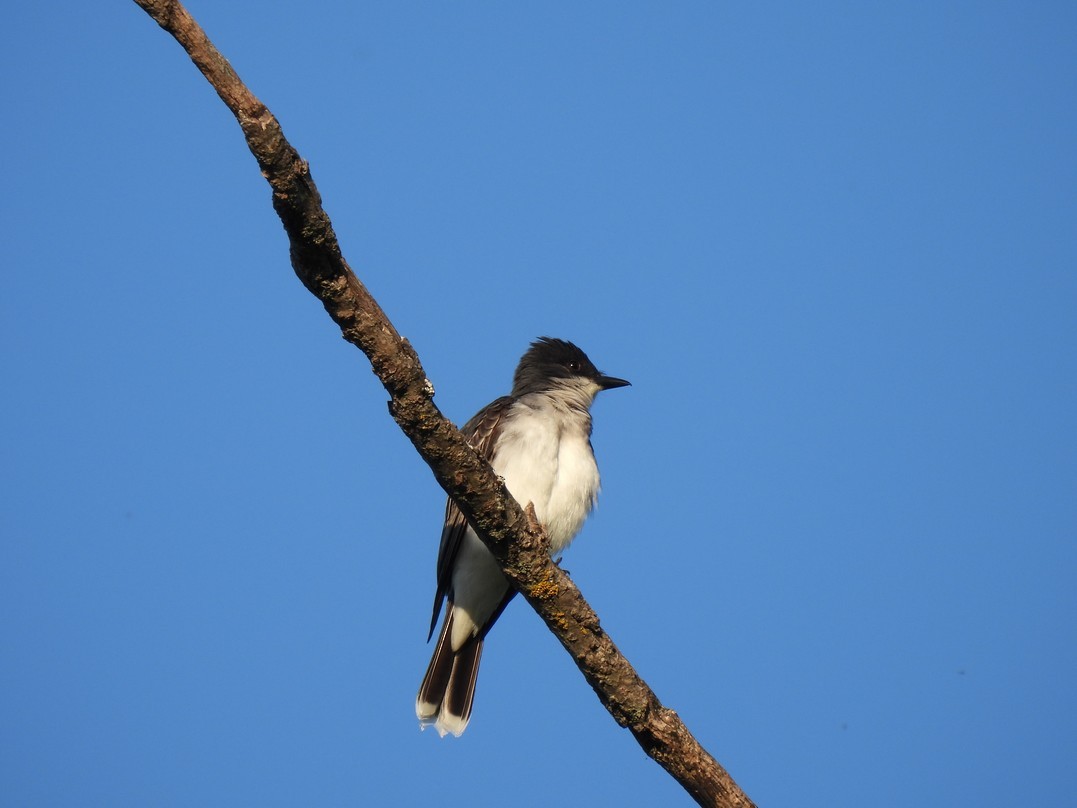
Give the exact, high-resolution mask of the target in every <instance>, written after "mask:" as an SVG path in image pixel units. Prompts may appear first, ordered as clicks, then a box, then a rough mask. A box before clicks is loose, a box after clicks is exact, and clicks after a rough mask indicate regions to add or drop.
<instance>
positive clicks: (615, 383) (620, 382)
mask: <svg viewBox="0 0 1077 808" xmlns="http://www.w3.org/2000/svg"><path fill="white" fill-rule="evenodd" d="M631 385H632V382H626V381H625V380H624V379H618V378H615V377H613V376H599V377H598V386H599V387H601V388H602V389H603V390H612V389H613V388H614V387H630V386H631Z"/></svg>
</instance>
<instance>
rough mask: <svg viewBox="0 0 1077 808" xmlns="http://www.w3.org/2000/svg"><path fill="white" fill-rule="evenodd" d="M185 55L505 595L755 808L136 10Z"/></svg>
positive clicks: (279, 154)
mask: <svg viewBox="0 0 1077 808" xmlns="http://www.w3.org/2000/svg"><path fill="white" fill-rule="evenodd" d="M135 2H136V3H137V4H138V5H139V6H141V7H142V8H143V9H144V10H145V11H146V13H147V14H149V15H150V16H151V17H152V18H153V19H154V20H155V21H156V22H157V23H158V24H159V25H160V26H161V27H162V28H163V29H164V30H165V31H167V32H168V33H169V34H171V35H172V36H173V37H175V39H176V40H177V41H178V42H179V43H180V45H182V46H183V48H184V50H186V51H187V53H188V55H189V56H190V57H191V60H192V61H193V62H194V63H195V65H196V66H197V67H198V69H199V70H200V71H202V74H203V75H204V76H205V77H206V79H207V80H208V81H209V83H210V85H212V87H213V88H214V89H215V90H216V91H217V94H218V95H219V96H220V97H221V100H223V101H224V103H225V104H226V105H227V106H228V108H229V109H230V110H231V111H232V114H233V115H235V117H236V120H237V121H238V122H239V125H240V127H241V128H242V130H243V134H244V137H245V138H246V140H247V145H248V147H249V148H250V150H251V153H252V154H253V155H254V157H255V159H256V160H257V161H258V166H259V167H260V168H261V170H262V174H263V176H264V177H265V178H266V180H267V181H268V182H269V184H270V187H271V188H272V191H273V207H274V209H275V210H276V211H277V215H278V216H280V219H281V222H282V223H283V224H284V229H285V232H286V233H287V235H288V241H289V243H290V247H291V249H290V252H291V260H292V267H293V268H294V269H295V273H296V275H298V276H299V279H300V280H301V281H302V282H303V285H304V286H306V287H307V289H308V290H310V292H311V293H312V294H313V295H314V296H315V297H317V298H318V299H319V300H321V301H322V304H323V305H324V306H325V310H326V311H327V312H328V313H329V316H330V317H332V318H333V321H334V322H335V323H336V324H337V325H338V326H339V327H340V330H341V333H342V334H343V336H344V339H346V340H347V341H348V342H350V343H352V344H353V345H355V346H356V347H358V348H359V349H360V350H361V351H362V352H363V353H364V354H366V356H367V358H368V359H369V360H370V364H371V366H372V367H373V370H374V373H375V374H376V375H377V377H378V378H379V379H380V380H381V383H382V384H383V385H384V386H385V389H386V390H387V391H388V393H389V398H390V401H389V411H390V413H391V414H392V416H393V418H394V419H395V420H396V422H397V423H398V424H399V425H400V428H401V429H402V430H403V431H404V433H405V434H406V435H407V436H408V438H409V439H410V440H411V442H412V443H413V444H414V445H415V448H416V449H417V450H418V452H419V454H420V455H421V456H422V458H423V460H425V461H426V463H427V464H428V465H429V466H430V469H431V470H432V471H433V473H434V476H435V478H436V479H437V481H438V483H439V484H440V485H441V487H442V488H444V489H445V491H446V492H447V493H448V495H449V496H451V497H452V498H453V499H454V500H455V501H456V503H457V504H458V505H459V506H460V510H461V511H462V512H463V513H464V515H465V516H466V517H467V519H468V521H469V522H470V523H471V524H472V525H473V526H474V527H475V528H476V530H477V532H478V534H479V536H480V537H481V538H482V540H483V541H484V542H485V543H486V544H487V546H488V547H489V548H490V550H491V552H492V553H493V554H494V556H495V557H496V558H497V560H498V562H499V563H500V564H501V565H502V567H503V569H504V571H505V574H506V576H507V577H508V578H509V580H510V581H511V582H512V585H513V586H514V587H516V589H517V590H519V592H520V593H521V594H522V595H523V596H524V597H525V598H526V599H527V601H528V602H529V603H530V604H531V606H532V607H533V608H534V609H535V611H536V612H538V614H539V616H540V617H541V618H542V619H543V620H544V621H545V622H546V625H547V626H548V627H549V629H550V631H552V632H553V633H554V635H555V636H556V637H557V639H558V640H560V641H561V644H562V645H563V646H564V647H565V649H566V650H567V651H568V652H569V653H570V654H571V655H572V658H573V659H574V660H575V661H576V665H577V666H578V667H579V669H580V671H581V672H582V673H583V675H584V677H585V678H586V679H587V681H588V683H590V685H591V687H592V688H593V689H594V691H595V693H597V694H598V697H599V700H600V701H601V702H602V704H603V705H604V706H605V707H606V709H607V710H609V712H610V714H611V715H612V716H613V718H614V719H615V720H616V721H617V723H618V724H620V725H621V726H623V727H627V728H628V729H629V730H630V731H631V732H632V734H633V735H634V736H635V738H636V740H637V741H638V742H639V744H640V746H641V747H642V748H643V750H644V751H645V752H646V753H647V754H648V755H649V756H650V757H652V758H654V760H655V761H657V762H658V763H659V764H660V765H661V766H662V767H663V768H665V769H666V770H667V771H668V772H669V773H670V774H671V775H672V776H673V777H674V778H675V779H676V780H677V782H679V783H680V784H681V786H682V787H683V788H684V789H685V790H686V791H687V792H688V793H689V794H690V795H691V796H692V797H693V798H694V799H695V800H696V802H698V803H699V804H700V805H707V806H721V807H722V808H727V807H728V808H734V806H735V807H736V808H747V806H752V805H753V803H752V802H751V800H749V799H748V797H747V796H746V795H745V794H744V793H743V792H742V791H741V790H740V788H739V787H738V786H737V784H736V783H735V782H734V781H733V779H732V778H731V777H730V776H729V774H728V773H727V772H726V771H725V769H723V768H722V766H721V765H719V764H718V762H717V761H716V760H715V759H714V758H713V757H711V755H710V754H708V753H707V751H706V750H705V749H703V747H702V746H700V744H699V742H698V741H697V740H696V739H695V738H694V737H693V736H692V734H691V733H690V732H689V731H688V728H687V727H686V726H685V725H684V723H683V722H682V721H681V719H680V717H679V716H678V715H677V714H676V713H675V712H673V711H672V710H670V709H668V708H667V707H664V706H663V705H662V704H661V703H660V702H659V701H658V698H657V697H656V696H655V694H654V693H653V692H652V691H651V689H650V688H649V687H648V686H647V684H646V683H645V682H644V681H643V680H642V679H641V678H640V676H639V675H638V674H637V673H636V672H635V670H634V669H633V668H632V666H631V665H630V664H629V663H628V660H626V659H625V658H624V656H623V655H622V654H621V652H620V651H619V650H618V649H617V647H616V646H615V645H614V644H613V641H612V640H610V638H609V636H607V634H606V633H605V631H603V629H602V627H601V625H600V624H599V620H598V616H597V615H596V614H595V612H594V611H593V610H592V609H591V607H590V606H589V605H588V604H587V602H586V601H585V600H584V599H583V596H582V595H581V594H580V591H579V589H577V588H576V585H575V584H574V583H573V582H572V581H571V580H570V579H569V578H568V576H567V575H565V573H564V572H562V570H561V569H560V568H559V567H558V566H557V565H555V564H554V563H553V562H552V561H551V560H550V557H549V554H548V552H547V550H546V548H547V546H548V545H547V541H546V537H545V536H544V535H543V533H542V529H541V526H539V525H537V524H533V523H532V522H531V520H529V519H528V518H527V516H526V514H525V513H524V512H523V510H522V509H521V508H520V506H519V505H518V504H517V503H516V501H515V500H514V499H513V498H512V497H511V496H510V495H509V494H508V491H507V490H506V489H505V487H504V485H503V484H502V483H501V482H500V481H499V479H498V478H497V476H496V475H495V474H494V473H493V471H492V469H491V468H490V466H489V464H487V463H486V462H485V461H483V460H482V459H481V458H479V456H478V455H476V454H475V452H474V450H472V448H471V447H470V446H469V445H468V444H467V442H466V441H465V440H464V439H463V437H462V436H461V435H460V433H459V432H458V431H457V429H456V428H455V427H454V426H453V425H452V423H451V422H450V421H449V420H448V419H446V418H445V417H444V416H443V415H442V414H441V412H440V411H439V410H438V408H437V407H436V406H435V405H434V402H433V400H432V398H433V386H432V385H431V384H430V382H429V381H428V380H427V378H426V374H425V373H424V372H423V368H422V365H421V364H420V362H419V357H418V355H417V354H416V353H415V351H414V349H413V348H412V347H411V345H410V344H409V343H408V341H407V340H406V339H404V338H402V337H401V336H400V334H399V333H397V331H396V329H395V328H394V327H393V325H392V323H391V322H389V319H388V317H386V315H385V312H383V311H382V309H381V307H380V306H379V305H378V304H377V302H376V301H375V300H374V298H373V297H372V296H371V295H370V293H369V292H368V291H367V289H366V287H365V286H364V285H363V284H362V283H361V282H360V280H359V279H358V278H357V277H356V276H355V274H354V273H353V272H352V271H351V269H350V267H349V266H348V263H347V261H345V260H344V256H343V255H342V254H341V251H340V246H339V244H338V243H337V238H336V234H335V233H334V232H333V227H332V223H331V222H330V221H329V216H328V215H327V214H326V212H325V211H324V210H323V209H322V204H321V197H320V195H319V193H318V189H317V188H316V187H315V185H314V181H313V179H312V178H311V176H310V170H309V167H308V165H307V163H306V161H304V160H303V159H302V158H301V157H300V156H299V154H298V153H297V152H296V151H295V149H294V148H292V146H291V144H289V143H288V141H287V140H285V138H284V135H283V133H282V131H281V127H280V124H279V123H278V122H277V120H276V118H274V117H273V115H272V114H271V113H270V111H269V110H268V109H266V107H265V105H264V104H262V102H260V101H259V100H258V99H257V98H256V97H255V96H254V95H253V94H252V93H251V91H250V90H249V89H247V87H246V85H244V84H243V82H242V81H241V80H240V78H239V76H238V75H237V74H236V72H235V70H233V69H232V66H231V65H230V64H229V63H228V61H227V60H226V59H225V58H224V57H223V56H222V55H221V54H220V53H219V52H218V51H217V49H216V48H215V47H214V46H213V43H211V42H210V41H209V39H208V37H207V36H206V34H205V32H204V31H203V30H202V28H201V27H200V26H199V25H198V23H196V22H195V20H194V19H193V18H192V17H191V15H190V14H189V13H188V12H187V10H186V9H185V8H184V7H183V6H182V5H181V4H180V3H179V2H177V1H176V0H135Z"/></svg>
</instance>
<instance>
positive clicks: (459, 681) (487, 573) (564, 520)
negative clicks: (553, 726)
mask: <svg viewBox="0 0 1077 808" xmlns="http://www.w3.org/2000/svg"><path fill="white" fill-rule="evenodd" d="M627 384H628V382H626V381H625V380H624V379H615V378H614V377H612V376H604V375H602V374H601V373H599V371H598V369H597V368H596V367H595V366H594V364H592V362H591V360H590V359H588V358H587V354H585V353H584V352H583V351H581V350H580V349H579V348H577V347H576V346H575V345H573V344H572V343H571V342H565V341H564V340H559V339H551V338H550V337H542V338H541V339H539V340H537V341H535V342H533V343H532V344H531V347H530V348H528V350H527V353H525V354H524V355H523V358H522V359H520V364H519V365H518V366H517V367H516V375H515V376H514V377H513V383H512V393H511V394H510V395H507V396H502V397H501V398H499V399H497V400H496V401H494V402H492V403H490V404H488V405H487V406H486V407H484V408H483V409H481V410H479V412H478V413H477V414H476V415H475V417H474V418H472V419H471V420H470V421H468V422H467V423H466V424H465V425H464V428H463V429H462V430H461V431H462V432H463V435H464V437H465V438H466V439H467V441H468V442H469V443H470V444H471V445H472V446H473V447H474V448H475V451H477V452H478V453H479V454H480V455H482V456H483V457H484V458H485V459H486V460H488V461H489V462H490V465H491V466H492V467H493V469H494V471H495V472H496V473H497V474H498V476H499V477H501V478H503V479H504V481H505V486H506V487H507V488H508V490H509V493H511V494H512V496H513V497H514V498H515V499H516V501H517V502H519V503H520V506H521V507H524V508H526V507H527V504H528V503H532V504H533V505H534V506H535V515H536V516H537V517H538V520H539V521H540V522H541V523H542V525H543V527H545V528H546V535H547V536H549V538H550V555H552V556H557V555H559V554H560V553H561V551H562V550H564V549H565V548H566V547H567V546H568V544H569V542H571V541H572V539H573V538H575V536H576V534H577V533H579V531H580V528H581V527H583V521H584V519H586V518H587V514H588V513H590V511H591V509H592V508H593V507H594V504H595V500H596V499H597V498H598V466H597V465H596V464H595V453H594V450H593V449H592V448H591V412H590V408H591V404H592V403H593V402H594V400H595V396H596V395H598V393H599V392H600V391H602V390H610V389H612V388H614V387H624V386H625V385H627ZM515 594H516V590H514V589H513V588H512V587H511V586H510V585H509V582H508V580H507V579H506V578H505V576H504V574H503V573H502V572H501V568H500V567H499V566H498V564H497V561H496V560H495V559H494V557H493V555H491V553H490V551H489V550H488V549H487V548H486V545H485V544H483V543H482V540H481V539H479V537H478V536H477V535H476V533H475V531H474V529H473V528H472V527H471V525H469V524H468V523H467V521H466V520H465V519H464V516H463V514H461V513H460V510H459V509H458V508H457V507H456V505H455V504H454V503H453V501H452V499H450V500H449V501H448V504H447V505H446V506H445V526H444V527H443V528H442V531H441V549H440V550H439V551H438V569H437V592H435V594H434V614H433V617H431V619H430V634H429V636H428V637H427V639H428V640H429V638H430V637H432V636H433V635H434V627H435V626H436V625H437V621H438V614H439V613H440V612H441V603H442V601H443V600H444V599H445V598H448V601H449V605H448V606H447V607H446V609H445V622H444V623H443V624H442V626H441V636H440V637H438V643H437V646H435V648H434V656H433V658H432V659H431V660H430V667H429V668H427V670H426V676H424V677H423V683H422V685H421V686H420V687H419V696H418V698H416V700H415V714H416V715H417V716H418V717H419V723H420V724H421V725H422V726H423V728H424V729H425V728H426V727H427V726H429V725H431V724H433V725H434V728H435V729H437V731H438V733H439V734H440V735H441V736H442V737H444V736H445V733H447V732H451V733H452V734H453V735H460V733H462V732H463V731H464V729H466V728H467V723H468V721H469V720H470V719H471V705H472V703H473V702H474V700H475V680H476V678H477V677H478V673H479V658H480V656H481V655H482V644H483V640H484V639H485V637H486V633H487V632H488V631H489V630H490V627H491V626H493V624H494V622H495V621H496V620H497V618H498V617H500V616H501V612H502V611H504V609H505V607H506V606H507V605H508V603H509V601H510V600H512V597H513V595H515Z"/></svg>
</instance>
